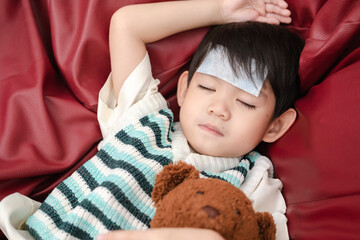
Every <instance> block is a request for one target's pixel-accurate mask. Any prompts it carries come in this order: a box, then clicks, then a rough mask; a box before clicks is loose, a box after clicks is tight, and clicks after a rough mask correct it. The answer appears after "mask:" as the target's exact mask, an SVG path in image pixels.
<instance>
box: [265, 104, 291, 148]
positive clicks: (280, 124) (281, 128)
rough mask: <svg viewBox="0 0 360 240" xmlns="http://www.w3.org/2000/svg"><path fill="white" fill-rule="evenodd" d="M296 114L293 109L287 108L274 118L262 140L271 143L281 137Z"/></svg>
mask: <svg viewBox="0 0 360 240" xmlns="http://www.w3.org/2000/svg"><path fill="white" fill-rule="evenodd" d="M296 115H297V113H296V111H295V109H293V108H289V109H288V110H286V111H285V112H284V113H283V114H281V115H280V116H279V117H277V118H275V119H274V120H273V121H272V122H271V124H270V126H269V128H268V130H267V131H266V133H265V135H264V137H263V139H262V140H263V141H264V142H267V143H272V142H275V141H276V140H278V139H279V138H281V137H282V136H283V135H284V134H285V133H286V132H287V130H289V128H290V127H291V125H293V123H294V122H295V120H296Z"/></svg>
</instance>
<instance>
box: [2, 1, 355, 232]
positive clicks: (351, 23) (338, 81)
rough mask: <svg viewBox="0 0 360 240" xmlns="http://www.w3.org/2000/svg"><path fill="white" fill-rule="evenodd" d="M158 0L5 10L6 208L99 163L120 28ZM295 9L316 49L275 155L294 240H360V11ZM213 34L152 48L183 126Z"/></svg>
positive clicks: (15, 4) (342, 5)
mask: <svg viewBox="0 0 360 240" xmlns="http://www.w3.org/2000/svg"><path fill="white" fill-rule="evenodd" d="M149 1H151V0H147V1H136V0H134V1H130V0H128V1H115V0H92V1H70V0H63V1H45V0H36V1H35V0H33V1H25V0H23V1H13V0H4V1H1V3H0V103H1V104H0V199H2V198H3V197H5V196H6V195H8V194H10V193H13V192H20V193H22V194H25V195H28V196H29V197H31V198H34V199H37V200H43V199H44V198H45V197H46V196H47V194H48V193H49V192H50V191H51V190H52V189H53V188H54V187H55V186H56V185H57V184H58V183H59V182H60V181H62V180H63V179H64V178H65V177H67V176H68V175H70V174H71V173H72V172H73V171H74V170H75V169H76V168H77V167H78V166H80V165H81V164H82V163H83V162H85V161H86V160H88V159H89V158H90V157H91V156H93V155H94V154H95V152H96V144H97V143H98V141H99V140H100V139H101V134H100V131H99V127H98V124H97V120H96V106H97V94H98V91H99V89H100V88H101V86H102V85H103V83H104V82H105V80H106V78H107V76H108V74H109V72H110V61H109V59H110V57H109V50H108V28H109V21H110V17H111V15H112V13H113V12H115V11H116V9H118V8H119V7H121V6H123V5H125V4H131V3H138V2H149ZM288 3H289V8H290V10H291V11H292V17H293V22H292V23H291V25H290V26H289V28H291V29H292V30H293V31H295V32H296V33H298V34H299V35H300V36H301V37H303V38H304V39H306V44H305V48H304V51H303V53H302V56H301V59H300V70H299V74H300V76H301V81H302V84H301V85H302V86H301V88H302V97H301V98H300V99H299V100H298V101H297V103H296V108H297V110H298V113H299V117H298V120H297V122H296V123H295V125H294V126H293V127H292V128H291V129H290V131H289V132H288V133H287V134H286V135H285V136H284V137H283V138H281V139H280V140H279V141H278V142H276V143H275V144H272V145H266V146H263V149H264V151H265V153H266V154H267V155H269V157H270V158H271V159H272V161H273V163H274V165H275V169H276V174H277V177H279V178H280V179H281V180H282V182H283V184H284V196H285V198H286V201H287V205H288V212H287V217H288V219H289V225H288V226H289V231H290V236H291V238H292V239H358V237H359V236H360V230H359V228H358V226H360V206H359V204H358V203H359V202H360V177H359V174H358V173H357V169H358V168H359V167H360V161H358V159H360V157H359V156H360V148H359V147H358V144H359V143H360V137H359V133H360V125H359V124H358V119H360V107H359V105H358V103H359V102H360V82H359V76H360V1H353V0H342V1H340V0H339V1H325V0H302V1H298V0H288ZM206 30H207V29H200V30H193V31H188V32H185V33H181V34H177V35H175V36H172V37H169V38H167V39H165V40H162V41H159V42H157V43H153V44H150V45H149V46H148V48H149V54H150V58H151V61H152V67H153V73H154V75H155V77H158V78H159V79H160V80H161V85H160V91H161V92H162V93H163V94H164V95H165V96H166V98H167V99H168V100H169V103H170V106H171V108H172V109H173V110H174V111H175V114H176V116H177V110H178V108H177V103H176V98H175V91H176V84H177V77H178V75H179V72H181V70H183V69H185V68H186V64H187V63H188V60H189V59H190V58H191V55H192V53H193V52H194V50H195V49H196V47H197V46H198V44H199V42H200V40H201V38H202V37H203V35H204V34H205V32H206ZM0 214H1V213H0Z"/></svg>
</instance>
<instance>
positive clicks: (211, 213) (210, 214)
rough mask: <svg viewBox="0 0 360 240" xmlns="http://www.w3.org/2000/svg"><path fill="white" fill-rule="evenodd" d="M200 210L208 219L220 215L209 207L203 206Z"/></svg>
mask: <svg viewBox="0 0 360 240" xmlns="http://www.w3.org/2000/svg"><path fill="white" fill-rule="evenodd" d="M202 210H204V211H205V212H206V213H207V215H208V216H209V217H210V218H215V217H216V216H218V215H220V213H219V211H218V210H217V209H216V208H214V207H211V206H205V207H203V208H202Z"/></svg>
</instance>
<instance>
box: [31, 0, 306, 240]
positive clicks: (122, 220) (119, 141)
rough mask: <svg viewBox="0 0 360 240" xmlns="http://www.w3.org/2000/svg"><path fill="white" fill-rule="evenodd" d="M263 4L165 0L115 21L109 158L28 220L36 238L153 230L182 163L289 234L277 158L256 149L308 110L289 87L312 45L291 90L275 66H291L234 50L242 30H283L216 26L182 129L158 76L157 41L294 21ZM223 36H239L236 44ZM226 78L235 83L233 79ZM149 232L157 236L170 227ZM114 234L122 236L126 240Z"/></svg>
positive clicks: (102, 109) (104, 114)
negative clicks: (228, 187)
mask: <svg viewBox="0 0 360 240" xmlns="http://www.w3.org/2000/svg"><path fill="white" fill-rule="evenodd" d="M256 4H258V5H256ZM256 4H255V5H254V6H252V5H251V4H250V3H248V2H247V1H231V0H228V1H215V0H214V1H202V0H197V1H184V2H180V1H179V2H164V3H159V4H146V5H135V6H129V7H125V8H123V9H120V10H119V11H118V12H117V13H115V14H114V16H113V19H112V23H111V26H110V52H111V66H112V74H111V77H110V78H109V80H108V81H107V82H106V84H105V86H104V87H103V89H102V90H101V92H100V97H99V111H98V114H99V122H100V126H101V130H102V132H103V135H104V140H103V142H102V143H101V144H100V150H99V153H98V154H97V155H96V156H94V157H93V158H92V159H91V160H89V161H88V162H87V163H86V164H84V165H83V166H82V167H80V168H79V169H78V170H77V171H76V172H75V173H74V174H73V175H72V176H71V177H70V178H68V179H67V180H65V181H64V182H63V183H61V184H59V186H58V187H57V188H56V189H55V190H54V191H53V192H52V193H51V194H50V196H49V197H48V198H47V200H46V201H45V202H44V203H43V204H42V206H41V207H40V210H39V211H37V212H36V213H35V214H34V215H33V216H31V217H30V218H29V219H28V221H27V226H28V229H29V231H30V233H31V234H32V235H33V236H34V237H35V238H54V237H58V238H72V237H77V238H80V239H88V238H95V237H97V236H98V235H99V234H101V233H105V232H108V231H109V230H116V229H124V230H126V229H132V230H136V229H139V230H140V229H147V228H148V223H149V221H150V220H151V217H152V216H153V214H154V211H155V209H154V207H153V205H152V202H151V200H149V199H150V198H149V196H150V194H151V189H152V186H153V182H154V179H155V175H156V174H157V173H158V172H159V171H161V169H162V167H163V166H164V165H167V164H169V163H171V162H176V161H179V160H183V161H185V162H188V163H191V164H193V165H194V166H195V167H197V168H198V169H199V170H200V171H202V174H203V175H204V176H207V177H217V178H222V179H224V180H227V181H229V182H231V183H232V184H234V185H235V186H237V187H240V188H241V189H242V190H243V191H244V192H245V193H246V194H247V195H248V196H249V197H250V198H251V199H252V200H253V202H254V208H255V209H256V210H258V211H259V210H261V211H270V212H272V213H273V216H274V219H275V222H276V224H277V237H278V238H279V239H283V238H288V236H287V229H286V218H285V216H284V213H285V204H284V201H283V198H282V196H281V193H280V188H281V183H280V182H279V181H278V180H275V179H272V178H271V177H272V165H271V162H270V161H269V160H268V159H267V158H265V157H263V156H259V154H258V153H256V152H251V150H253V149H254V148H255V147H256V146H257V145H258V144H259V143H260V142H261V141H265V142H273V141H276V140H277V139H278V138H280V137H281V136H282V135H283V134H284V133H285V132H286V131H287V130H288V129H289V127H290V126H291V125H292V123H293V122H294V121H295V118H296V112H295V110H294V109H293V108H291V106H292V104H293V101H294V99H295V98H294V96H296V94H294V92H295V93H296V85H297V84H290V85H286V82H287V81H289V82H294V81H296V73H297V68H296V67H297V64H298V62H297V61H296V59H298V57H299V51H300V50H296V51H295V53H294V54H293V55H296V54H297V56H292V62H291V63H289V65H291V66H292V65H294V67H292V68H291V69H292V70H293V71H292V73H290V74H289V73H288V72H287V71H285V70H284V71H285V72H286V73H288V74H286V75H285V77H283V78H282V80H284V82H283V83H285V84H283V83H280V84H277V78H278V76H277V75H276V73H274V71H280V72H282V71H283V70H282V69H279V66H275V67H273V66H272V65H271V64H273V65H279V64H280V65H281V63H283V62H285V63H287V61H286V60H289V59H286V58H280V59H278V62H280V63H276V62H275V63H272V60H273V59H271V58H269V59H267V58H262V57H259V56H256V55H254V54H253V52H256V51H253V52H251V51H250V52H249V53H248V54H246V53H245V55H244V56H241V54H242V53H241V51H242V50H241V51H240V52H239V56H238V55H237V54H238V53H236V52H234V53H233V52H232V50H235V49H236V48H237V47H236V46H235V48H234V49H232V47H231V46H232V45H231V44H233V43H236V42H237V41H234V38H232V37H231V33H235V32H236V31H243V29H250V30H251V29H252V28H254V29H255V31H250V32H251V33H256V32H258V33H259V35H258V36H252V37H255V38H261V37H264V36H265V35H264V36H262V35H261V31H262V30H264V31H266V32H272V31H273V28H271V26H269V25H259V24H254V23H248V25H246V24H245V25H244V26H240V25H237V24H232V25H227V26H224V27H218V28H215V29H214V30H213V31H212V32H211V33H210V34H208V35H207V37H206V38H205V40H204V42H203V43H202V46H200V48H199V51H198V52H197V53H196V54H195V56H194V60H193V62H192V64H191V66H192V67H191V69H190V71H189V72H184V73H183V74H182V75H181V76H180V78H179V83H178V92H177V97H178V102H179V105H180V107H181V110H180V124H176V125H175V131H174V129H173V125H172V114H171V112H170V111H169V110H168V109H167V104H166V101H165V100H164V98H163V97H162V96H161V95H160V94H159V93H157V84H158V81H157V80H154V79H153V78H152V76H151V69H150V63H149V57H148V54H147V52H146V48H145V44H146V43H148V42H152V41H156V40H159V39H161V38H164V37H166V36H169V35H171V34H174V33H176V32H180V31H184V30H187V29H192V28H197V27H202V26H206V25H214V24H224V23H228V22H242V21H246V20H257V21H265V22H269V23H279V22H289V21H290V18H289V17H288V16H289V14H290V13H289V11H288V10H286V7H287V5H286V3H285V2H283V1H280V0H278V1H277V0H273V1H272V2H271V3H270V2H269V3H266V4H265V3H263V2H262V1H258V2H256ZM242 34H246V32H245V33H242ZM283 35H284V36H287V39H286V40H294V41H296V39H295V38H293V35H291V34H290V35H289V33H287V32H285V31H284V30H283V29H282V30H279V31H278V35H277V39H275V41H272V44H276V41H277V40H279V38H281V36H283ZM216 36H220V38H219V37H218V38H216ZM222 36H228V37H227V40H229V41H230V42H229V44H227V43H226V41H227V40H226V41H225V42H224V39H222ZM229 36H230V37H229ZM234 36H237V37H240V36H241V34H240V35H239V33H237V35H236V34H235V35H234ZM225 39H226V38H225ZM282 44H283V43H280V44H278V45H282ZM235 45H236V44H235ZM258 45H259V44H258ZM294 45H296V44H294ZM275 46H276V45H275ZM264 49H266V48H264ZM230 50H231V51H230ZM245 50H246V49H245ZM285 50H289V51H291V47H290V48H289V49H286V48H284V49H281V50H279V51H285ZM259 52H260V54H259V55H261V51H259ZM271 54H272V55H274V53H273V52H272V53H271ZM287 54H290V53H287ZM264 55H266V54H264ZM275 55H277V54H275ZM280 55H281V54H280ZM290 55H291V54H290ZM238 57H240V58H239V59H237V58H238ZM217 58H220V59H221V60H223V61H224V62H223V63H224V64H223V65H222V66H224V69H223V68H219V69H220V70H217V67H216V65H215V66H214V65H213V64H214V62H213V61H214V59H217ZM290 59H291V57H290ZM206 62H207V63H206ZM295 66H296V67H295ZM280 67H285V66H283V65H281V66H280ZM286 67H287V66H286ZM233 69H234V70H233ZM212 70H215V71H212ZM222 72H225V73H227V74H228V76H229V78H226V77H225V78H224V77H223V76H221V73H222ZM280 75H282V74H280ZM239 78H241V81H240V80H239ZM265 78H267V79H266V80H265ZM287 78H289V79H287ZM125 80H126V81H125ZM190 80H191V81H190ZM231 80H234V81H231ZM132 81H136V82H132ZM239 82H245V83H246V85H245V86H242V85H241V84H240V85H238V84H239ZM254 84H255V85H254ZM291 85H295V88H293V89H295V90H292V91H291V93H290V100H289V99H288V97H287V96H286V94H285V97H284V96H283V93H284V91H283V89H282V88H281V87H284V86H285V89H286V90H287V91H289V89H288V88H289V87H291ZM285 92H286V91H285ZM292 95H294V96H292ZM284 99H285V100H284ZM284 102H285V104H284ZM279 103H280V104H279ZM117 104H119V105H117ZM120 104H121V105H120ZM244 140H245V141H244ZM245 178H246V181H244V179H245ZM265 189H266V190H265ZM269 191H270V192H271V193H270V194H268V192H269ZM264 200H265V202H266V201H269V203H265V202H262V201H264ZM163 231H165V232H166V231H167V233H170V234H171V237H176V234H173V233H179V232H181V237H183V238H184V237H185V235H186V234H188V235H189V236H190V237H195V236H196V234H194V231H195V232H197V233H198V234H200V235H201V236H205V235H206V236H207V237H206V238H207V239H208V237H213V238H218V237H219V236H218V235H216V234H215V233H213V232H210V231H206V230H191V231H192V232H191V231H189V230H186V231H184V230H181V229H167V230H163ZM148 232H149V233H150V234H152V233H151V232H153V233H154V234H155V235H154V236H156V234H157V233H158V232H159V231H148ZM113 234H118V235H117V236H116V237H118V238H121V237H122V236H121V235H122V234H123V233H116V232H115V233H113ZM125 234H128V233H125ZM129 234H132V233H129ZM135 234H140V235H142V234H148V233H144V232H138V233H135ZM109 236H110V237H111V235H109ZM163 236H165V235H163ZM166 238H167V239H169V238H168V237H166Z"/></svg>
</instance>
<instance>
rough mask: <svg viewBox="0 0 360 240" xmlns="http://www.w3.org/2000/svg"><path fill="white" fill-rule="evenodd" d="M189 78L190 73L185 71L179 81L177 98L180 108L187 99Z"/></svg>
mask: <svg viewBox="0 0 360 240" xmlns="http://www.w3.org/2000/svg"><path fill="white" fill-rule="evenodd" d="M188 76H189V71H184V72H183V73H182V74H181V75H180V77H179V81H178V84H177V92H176V97H177V101H178V104H179V106H180V107H181V106H182V104H183V102H184V99H185V95H186V92H187V89H188Z"/></svg>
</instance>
